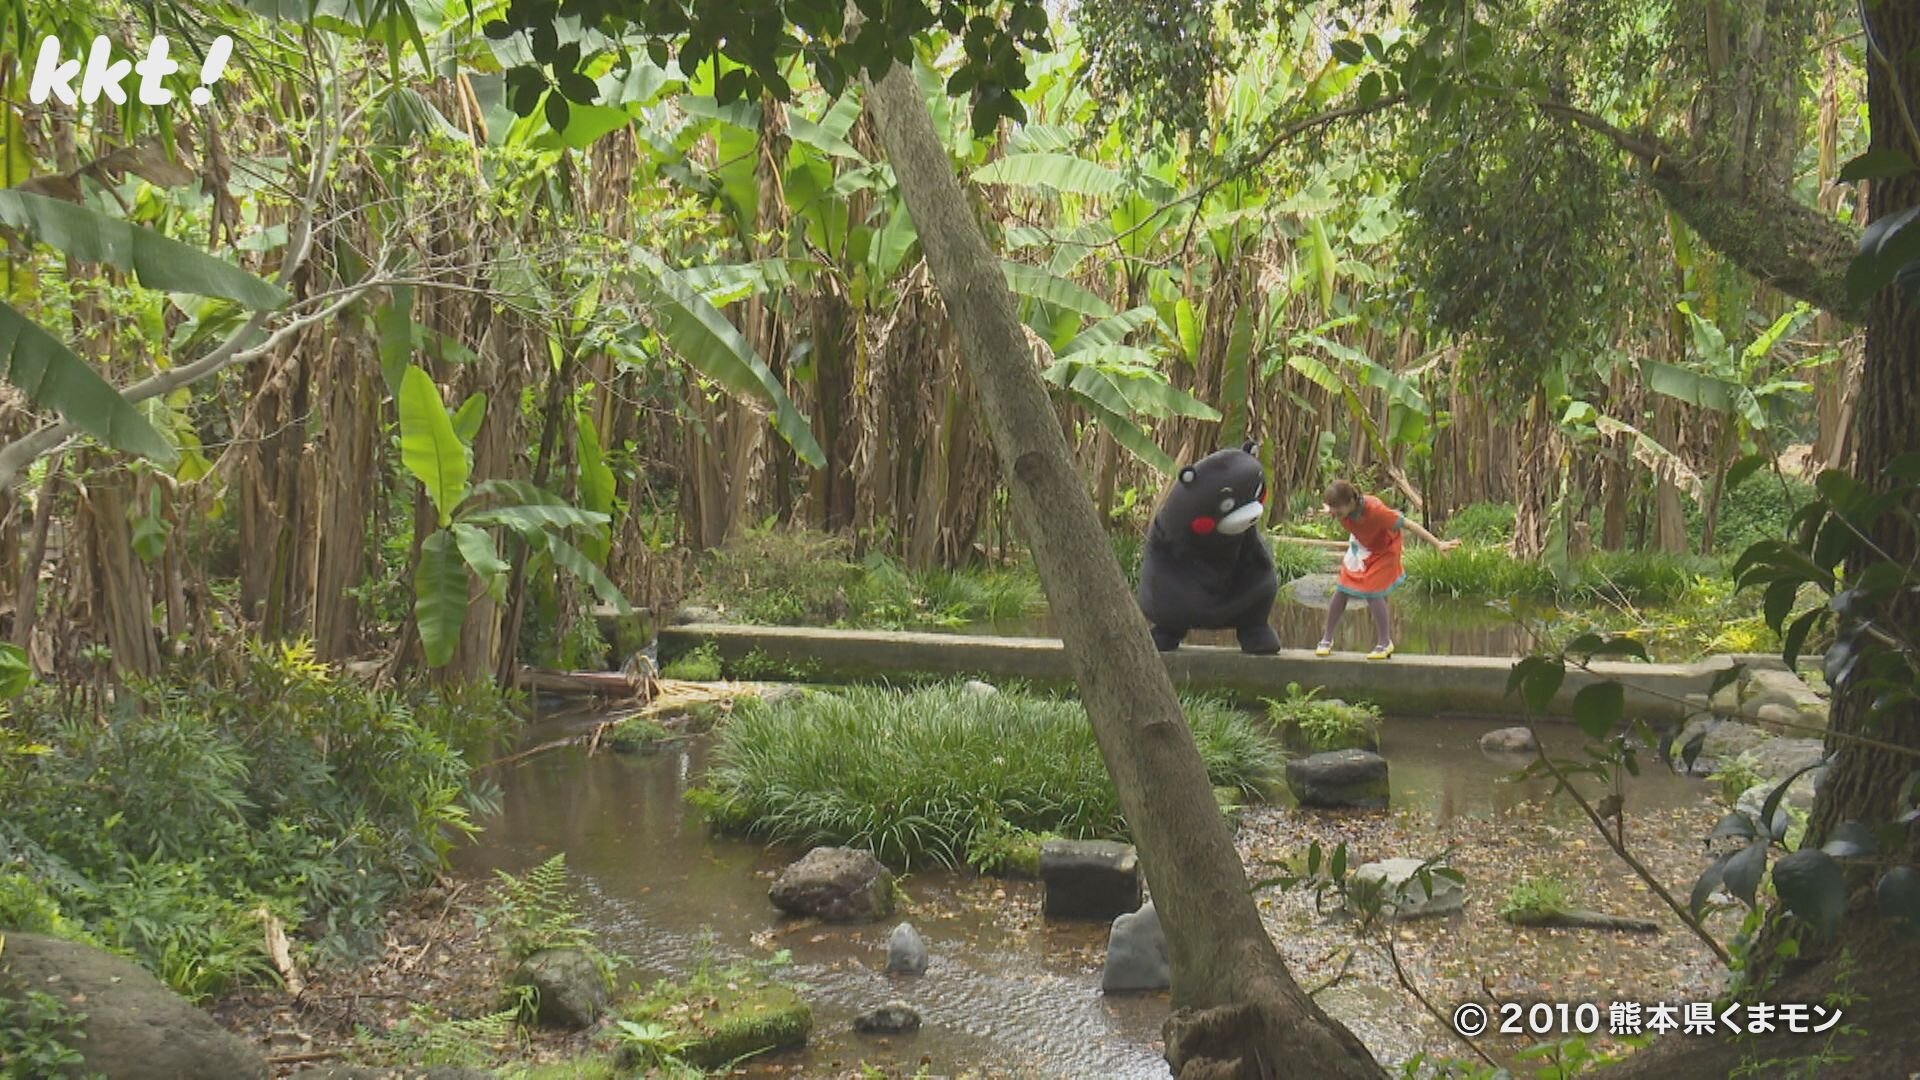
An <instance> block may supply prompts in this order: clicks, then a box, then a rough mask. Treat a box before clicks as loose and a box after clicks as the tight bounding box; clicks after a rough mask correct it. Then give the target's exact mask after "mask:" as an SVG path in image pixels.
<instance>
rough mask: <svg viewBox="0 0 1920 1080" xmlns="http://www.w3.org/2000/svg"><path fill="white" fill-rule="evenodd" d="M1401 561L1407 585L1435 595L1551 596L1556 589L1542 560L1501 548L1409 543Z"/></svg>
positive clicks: (1550, 571) (1550, 572) (1550, 573)
mask: <svg viewBox="0 0 1920 1080" xmlns="http://www.w3.org/2000/svg"><path fill="white" fill-rule="evenodd" d="M1404 561H1405V565H1406V568H1407V585H1408V586H1409V587H1411V588H1414V589H1418V590H1420V591H1422V592H1425V593H1428V594H1430V595H1434V596H1453V597H1462V596H1487V597H1501V596H1505V597H1551V596H1552V595H1553V594H1554V592H1555V591H1556V589H1557V585H1556V584H1555V582H1554V579H1553V571H1552V570H1551V569H1549V568H1548V567H1547V566H1546V565H1545V564H1544V563H1537V562H1528V561H1525V560H1522V559H1516V558H1514V557H1513V556H1512V555H1509V554H1508V553H1507V552H1506V550H1505V549H1504V548H1497V547H1476V546H1473V545H1470V544H1462V545H1461V546H1459V547H1457V548H1455V549H1453V550H1452V551H1439V550H1436V549H1434V548H1429V547H1410V548H1408V549H1407V550H1406V554H1405V556H1404Z"/></svg>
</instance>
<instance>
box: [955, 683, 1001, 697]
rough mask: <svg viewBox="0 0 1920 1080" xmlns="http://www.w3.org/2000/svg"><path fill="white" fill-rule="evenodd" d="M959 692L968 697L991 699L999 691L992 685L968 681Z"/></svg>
mask: <svg viewBox="0 0 1920 1080" xmlns="http://www.w3.org/2000/svg"><path fill="white" fill-rule="evenodd" d="M960 692H961V693H963V694H965V695H967V696H968V697H992V696H993V695H995V694H997V693H999V692H1000V690H999V688H998V687H996V686H994V685H993V684H992V683H989V682H981V681H980V680H979V679H968V680H967V682H966V685H964V686H962V687H961V688H960Z"/></svg>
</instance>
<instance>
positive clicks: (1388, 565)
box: [1339, 495, 1407, 600]
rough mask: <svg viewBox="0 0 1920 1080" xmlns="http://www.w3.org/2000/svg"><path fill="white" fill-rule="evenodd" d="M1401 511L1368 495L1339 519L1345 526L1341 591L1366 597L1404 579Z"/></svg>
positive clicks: (1382, 593) (1387, 590)
mask: <svg viewBox="0 0 1920 1080" xmlns="http://www.w3.org/2000/svg"><path fill="white" fill-rule="evenodd" d="M1401 520H1402V515H1401V513H1400V512H1399V511H1398V510H1395V509H1393V508H1392V507H1390V506H1388V505H1387V504H1386V503H1383V502H1381V501H1380V500H1379V499H1376V498H1374V497H1373V496H1371V495H1364V496H1361V499H1360V509H1358V510H1356V511H1354V512H1353V513H1352V514H1349V515H1348V516H1346V517H1344V518H1341V519H1340V524H1342V525H1344V526H1346V528H1347V534H1348V535H1347V554H1346V557H1345V558H1343V559H1341V560H1340V584H1339V589H1340V591H1341V592H1343V593H1346V594H1347V595H1348V596H1357V597H1360V598H1361V599H1366V600H1370V599H1373V598H1374V597H1376V596H1385V595H1387V594H1388V593H1390V592H1392V591H1393V590H1394V587H1395V586H1397V585H1399V584H1400V583H1401V582H1402V581H1405V580H1406V579H1407V572H1406V570H1405V569H1403V568H1402V567H1401V565H1400V522H1401Z"/></svg>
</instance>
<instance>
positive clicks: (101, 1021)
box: [0, 930, 268, 1080]
mask: <svg viewBox="0 0 1920 1080" xmlns="http://www.w3.org/2000/svg"><path fill="white" fill-rule="evenodd" d="M5 937H6V949H5V951H3V952H0V998H6V999H8V1000H13V1001H20V1000H24V999H25V997H26V995H27V993H28V992H29V991H37V992H39V993H43V994H48V995H50V996H52V997H54V998H57V999H59V1000H60V1001H61V1002H63V1003H65V1004H66V1005H67V1006H68V1007H69V1008H71V1009H72V1010H74V1011H75V1012H78V1013H83V1014H85V1016H86V1021H85V1023H84V1024H83V1025H81V1033H82V1035H83V1036H84V1037H82V1038H79V1039H76V1040H75V1041H74V1045H73V1049H75V1050H77V1051H79V1053H80V1054H81V1055H82V1056H83V1057H84V1058H85V1059H86V1064H85V1065H84V1066H83V1067H82V1068H81V1070H80V1071H81V1072H84V1073H99V1074H102V1075H105V1076H110V1077H113V1080H178V1078H180V1077H202V1076H204V1077H215V1076H217V1077H220V1078H222V1080H227V1078H233V1080H251V1078H255V1077H257V1078H259V1080H266V1077H267V1075H268V1073H267V1062H266V1059H265V1058H262V1057H261V1056H260V1053H259V1051H257V1050H255V1049H254V1048H253V1047H252V1046H250V1045H248V1043H247V1042H246V1041H245V1040H243V1039H241V1038H240V1037H239V1036H237V1035H235V1034H233V1033H232V1032H230V1031H228V1030H227V1029H226V1028H223V1027H221V1026H220V1025H219V1024H217V1023H215V1022H214V1020H213V1018H212V1017H210V1016H208V1015H207V1014H206V1013H204V1012H201V1011H200V1010H199V1009H196V1008H194V1007H193V1006H192V1005H191V1004H189V1003H188V1002H187V1000H186V999H185V998H182V997H181V996H180V995H178V994H176V993H174V992H173V991H171V990H169V989H167V988H166V986H164V985H162V984H161V982H160V980H158V979H156V978H154V977H153V976H152V975H149V974H148V973H147V972H146V969H144V968H141V967H139V966H137V965H135V964H133V963H131V962H129V961H127V960H122V959H121V958H119V957H117V956H114V955H112V954H110V953H106V952H102V951H101V950H99V949H95V948H92V947H91V946H87V945H78V944H75V943H73V942H70V941H61V940H59V939H57V938H50V937H44V936H42V935H40V934H29V933H25V932H22V931H16V930H9V931H7V932H6V934H5Z"/></svg>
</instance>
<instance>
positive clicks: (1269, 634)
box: [1234, 618, 1280, 656]
mask: <svg viewBox="0 0 1920 1080" xmlns="http://www.w3.org/2000/svg"><path fill="white" fill-rule="evenodd" d="M1234 636H1236V637H1238V638H1239V639H1240V651H1241V652H1243V653H1252V654H1254V655H1255V656H1267V655H1269V654H1272V653H1277V652H1279V651H1280V635H1279V634H1276V633H1274V632H1273V627H1272V626H1269V625H1268V624H1267V620H1266V619H1264V618H1263V619H1261V620H1260V621H1259V622H1257V623H1248V624H1247V625H1245V626H1239V627H1235V628H1234Z"/></svg>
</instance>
